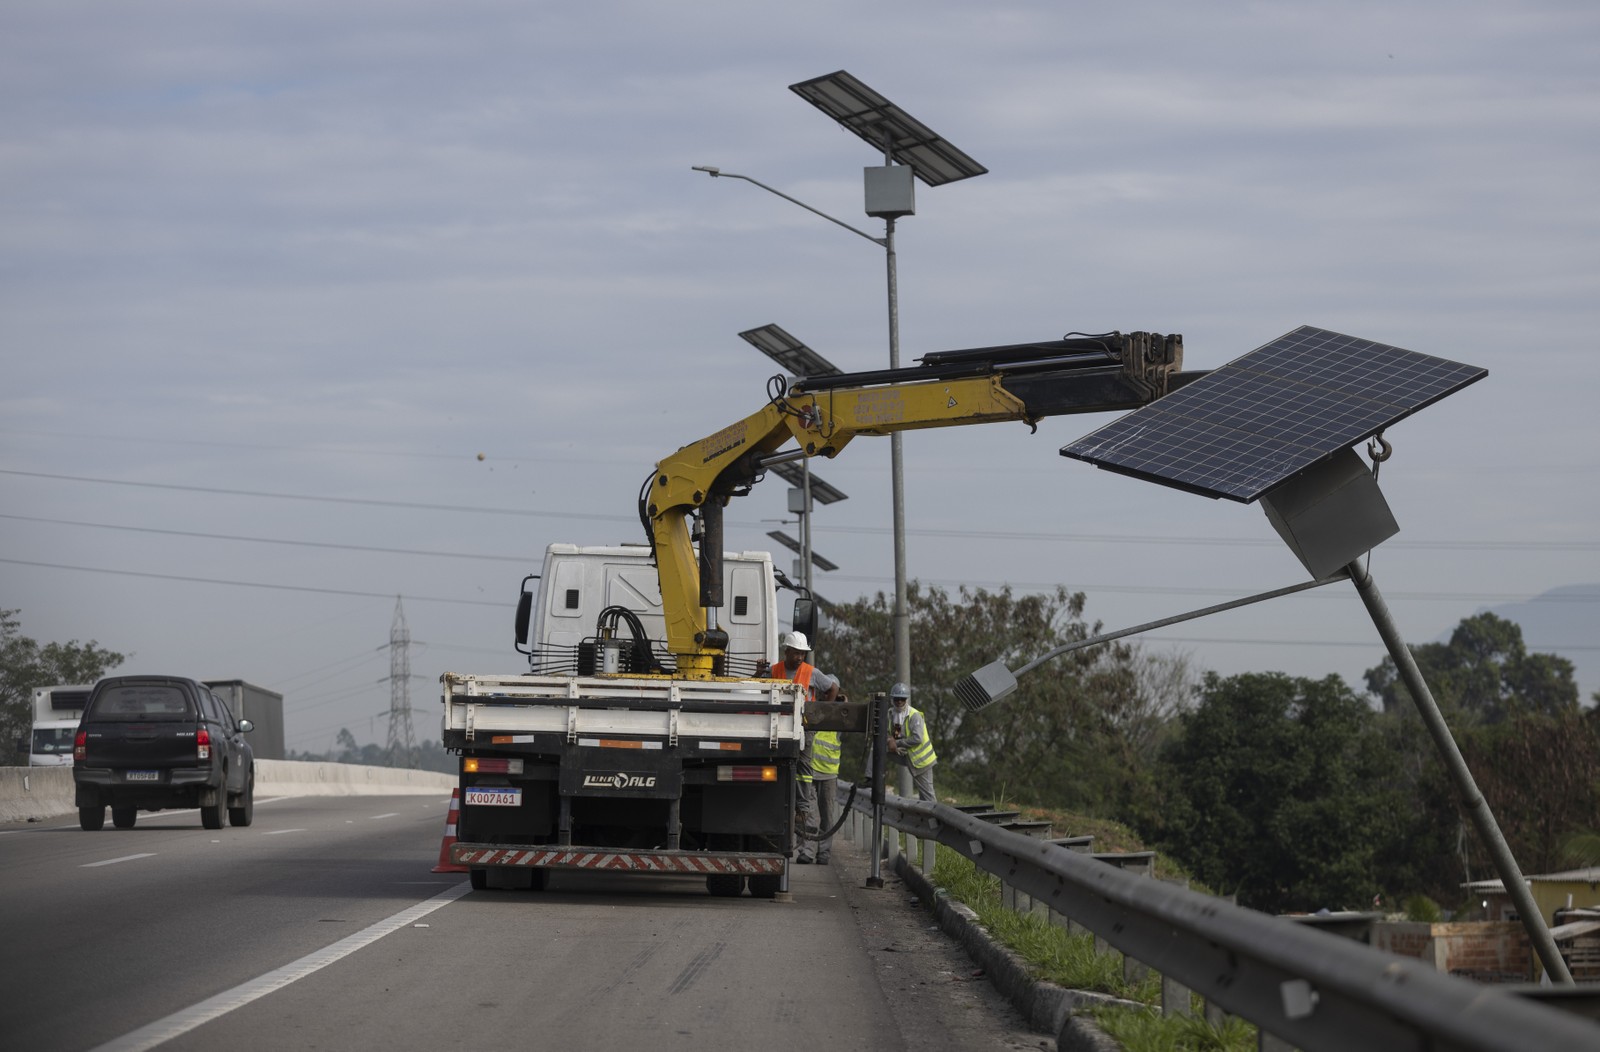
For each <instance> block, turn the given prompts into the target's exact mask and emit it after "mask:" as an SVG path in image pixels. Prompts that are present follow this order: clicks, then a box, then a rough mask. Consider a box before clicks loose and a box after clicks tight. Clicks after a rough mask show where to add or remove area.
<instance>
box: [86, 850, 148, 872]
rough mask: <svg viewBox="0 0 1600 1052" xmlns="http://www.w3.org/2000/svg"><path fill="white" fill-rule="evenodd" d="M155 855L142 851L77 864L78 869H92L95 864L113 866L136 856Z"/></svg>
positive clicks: (131, 859)
mask: <svg viewBox="0 0 1600 1052" xmlns="http://www.w3.org/2000/svg"><path fill="white" fill-rule="evenodd" d="M155 857H156V853H155V852H154V851H142V852H140V853H139V854H137V855H123V856H122V857H121V858H108V859H106V860H105V861H104V862H85V863H84V864H83V865H81V866H79V867H78V868H79V869H93V868H94V867H96V866H114V865H116V864H117V863H118V862H132V861H133V860H134V859H138V858H155Z"/></svg>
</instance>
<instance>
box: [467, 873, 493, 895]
mask: <svg viewBox="0 0 1600 1052" xmlns="http://www.w3.org/2000/svg"><path fill="white" fill-rule="evenodd" d="M467 879H468V880H470V881H472V890H473V891H488V890H489V871H488V870H487V869H474V870H472V871H471V872H469V873H468V874H467Z"/></svg>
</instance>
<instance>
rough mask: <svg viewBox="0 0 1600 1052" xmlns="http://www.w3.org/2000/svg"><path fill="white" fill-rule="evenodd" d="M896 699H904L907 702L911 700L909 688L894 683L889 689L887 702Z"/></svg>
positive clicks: (902, 684)
mask: <svg viewBox="0 0 1600 1052" xmlns="http://www.w3.org/2000/svg"><path fill="white" fill-rule="evenodd" d="M898 698H905V699H906V700H907V701H909V700H911V688H910V687H908V686H906V685H905V684H904V683H896V684H895V685H894V686H892V687H890V688H889V700H890V701H894V700H896V699H898Z"/></svg>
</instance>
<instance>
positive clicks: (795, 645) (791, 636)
mask: <svg viewBox="0 0 1600 1052" xmlns="http://www.w3.org/2000/svg"><path fill="white" fill-rule="evenodd" d="M778 649H779V650H804V651H805V652H806V653H810V652H811V641H810V640H808V639H807V638H806V634H805V633H804V632H785V633H784V634H783V638H782V639H780V640H778Z"/></svg>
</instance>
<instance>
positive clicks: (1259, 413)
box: [1061, 325, 1488, 503]
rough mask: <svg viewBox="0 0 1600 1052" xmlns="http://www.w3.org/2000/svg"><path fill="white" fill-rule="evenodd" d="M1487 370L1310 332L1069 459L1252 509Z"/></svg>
mask: <svg viewBox="0 0 1600 1052" xmlns="http://www.w3.org/2000/svg"><path fill="white" fill-rule="evenodd" d="M1487 375H1488V370H1486V369H1481V368H1479V367H1477V366H1474V365H1463V364H1462V363H1460V362H1453V361H1449V360H1448V359H1445V358H1435V357H1432V356H1430V355H1426V354H1418V353H1417V352H1415V351H1408V350H1404V349H1403V348H1400V347H1391V346H1389V345H1387V344H1382V343H1374V342H1373V341H1371V340H1363V339H1361V338H1359V337H1356V336H1346V335H1343V334H1342V333H1337V332H1330V331H1328V330H1327V329H1318V328H1314V327H1312V326H1309V325H1303V326H1301V327H1300V328H1298V329H1295V330H1294V331H1293V332H1290V333H1286V334H1285V335H1283V336H1280V337H1279V338H1278V339H1276V340H1273V341H1272V342H1270V343H1268V344H1265V345H1264V346H1261V347H1258V348H1256V349H1255V350H1253V351H1251V352H1250V353H1249V354H1246V355H1243V356H1242V357H1240V358H1237V359H1235V360H1233V361H1231V362H1229V363H1228V364H1227V365H1224V366H1222V367H1221V368H1220V369H1217V370H1215V371H1213V372H1211V373H1209V374H1207V375H1206V376H1204V377H1202V378H1201V379H1199V380H1196V381H1195V382H1193V383H1191V384H1189V385H1188V386H1186V387H1183V388H1181V389H1179V390H1177V391H1175V392H1173V393H1172V394H1169V395H1167V396H1165V397H1164V398H1159V399H1157V400H1156V401H1154V402H1151V403H1150V404H1149V405H1147V406H1144V407H1142V408H1140V409H1136V410H1134V411H1133V412H1131V413H1128V414H1127V415H1126V416H1123V417H1120V418H1118V419H1117V420H1115V421H1113V422H1111V423H1109V424H1107V425H1106V426H1105V427H1102V428H1100V429H1099V430H1097V431H1092V432H1090V433H1089V434H1087V435H1085V436H1083V437H1082V438H1080V439H1078V440H1077V441H1076V442H1074V443H1072V444H1071V445H1068V446H1065V447H1063V448H1062V450H1061V455H1062V456H1067V457H1073V458H1075V459H1078V460H1085V461H1088V462H1089V463H1091V464H1094V465H1096V466H1097V467H1102V468H1105V469H1106V470H1108V471H1116V472H1120V473H1122V474H1126V475H1133V476H1135V477H1138V478H1143V479H1147V480H1149V481H1151V482H1159V483H1161V484H1162V485H1165V486H1173V487H1176V488H1178V489H1183V490H1188V491H1190V492H1192V493H1199V494H1203V495H1205V496H1208V497H1227V498H1228V499H1230V500H1236V501H1239V502H1241V503H1249V502H1250V501H1253V500H1256V499H1257V498H1259V497H1260V496H1261V495H1262V494H1263V493H1265V492H1266V491H1268V490H1270V489H1272V488H1273V487H1274V486H1276V485H1278V484H1279V483H1281V482H1283V481H1284V480H1286V479H1288V478H1290V477H1292V476H1293V475H1295V474H1296V473H1298V472H1300V471H1303V470H1305V469H1306V468H1308V467H1310V466H1311V465H1313V464H1316V463H1318V462H1319V461H1322V460H1324V459H1326V458H1328V457H1331V456H1333V455H1334V454H1335V453H1337V452H1339V451H1340V450H1342V449H1345V448H1346V447H1348V446H1351V445H1353V444H1355V443H1356V442H1360V441H1361V440H1362V439H1365V438H1370V437H1372V436H1373V435H1375V434H1377V433H1378V432H1379V431H1381V430H1383V429H1384V428H1386V427H1388V426H1389V425H1390V424H1393V423H1394V422H1395V421H1397V420H1400V419H1403V418H1404V417H1406V416H1409V415H1410V414H1412V413H1414V412H1416V411H1417V410H1418V409H1421V408H1423V407H1425V406H1428V405H1431V404H1433V403H1434V402H1437V401H1438V400H1439V399H1441V398H1443V397H1445V396H1446V395H1449V394H1452V393H1454V392H1455V391H1458V390H1460V389H1461V388H1463V387H1465V386H1467V385H1468V384H1471V383H1474V382H1475V381H1477V380H1481V379H1483V377H1485V376H1487Z"/></svg>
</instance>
